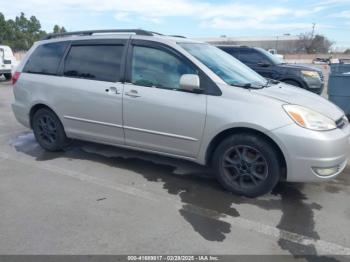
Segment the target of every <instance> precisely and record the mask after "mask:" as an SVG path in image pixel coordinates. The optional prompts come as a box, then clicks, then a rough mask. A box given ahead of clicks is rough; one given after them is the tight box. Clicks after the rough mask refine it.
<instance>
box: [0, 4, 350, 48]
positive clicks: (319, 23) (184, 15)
mask: <svg viewBox="0 0 350 262" xmlns="http://www.w3.org/2000/svg"><path fill="white" fill-rule="evenodd" d="M9 3H10V2H9V1H8V0H0V6H1V8H0V12H2V13H4V15H5V17H6V18H13V17H15V16H16V15H18V14H19V12H21V11H22V12H24V13H25V14H26V15H36V16H37V17H38V18H39V20H40V21H41V22H42V26H43V28H44V29H45V30H47V31H50V30H51V29H52V27H53V25H54V24H59V25H63V26H65V27H66V29H68V30H83V29H109V28H143V29H148V30H152V31H157V32H161V33H164V34H180V35H186V36H188V37H210V36H211V37H215V36H220V35H227V36H278V35H283V34H286V33H289V34H299V33H302V32H307V31H311V29H312V23H316V33H322V34H325V35H326V36H328V37H329V38H330V39H331V40H333V41H335V42H336V45H337V46H349V47H350V0H317V1H316V0H304V1H303V0H279V1H257V0H255V1H253V0H245V1H243V0H240V1H229V0H217V1H214V0H205V1H197V0H168V1H166V0H131V1H128V0H56V1H49V0H12V1H11V4H10V5H9Z"/></svg>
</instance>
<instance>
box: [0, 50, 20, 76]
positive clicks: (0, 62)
mask: <svg viewBox="0 0 350 262" xmlns="http://www.w3.org/2000/svg"><path fill="white" fill-rule="evenodd" d="M16 65H17V61H16V58H15V56H14V55H13V52H12V50H11V48H10V47H9V46H6V45H0V76H1V75H2V74H3V75H4V77H5V78H6V80H10V79H11V76H12V73H11V72H12V71H13V70H14V67H15V66H16Z"/></svg>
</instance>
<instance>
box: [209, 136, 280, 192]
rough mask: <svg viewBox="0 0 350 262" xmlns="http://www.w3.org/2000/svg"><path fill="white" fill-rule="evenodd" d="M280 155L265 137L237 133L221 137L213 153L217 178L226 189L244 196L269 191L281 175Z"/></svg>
mask: <svg viewBox="0 0 350 262" xmlns="http://www.w3.org/2000/svg"><path fill="white" fill-rule="evenodd" d="M278 159H279V155H278V153H277V152H276V150H275V148H274V147H273V146H272V145H271V144H270V143H269V142H268V141H267V140H265V139H264V138H262V137H259V136H257V135H254V134H236V135H232V136H230V137H228V138H227V139H225V140H223V141H222V142H221V143H220V145H219V146H218V147H217V149H216V150H215V153H214V157H213V166H214V169H215V171H216V177H217V180H218V181H219V182H220V184H221V185H222V186H223V187H224V188H225V189H226V190H228V191H230V192H232V193H234V194H237V195H243V196H247V197H257V196H261V195H264V194H266V193H269V192H271V191H272V189H273V188H274V187H275V186H276V184H277V183H278V181H279V179H280V176H281V166H280V163H279V160H278Z"/></svg>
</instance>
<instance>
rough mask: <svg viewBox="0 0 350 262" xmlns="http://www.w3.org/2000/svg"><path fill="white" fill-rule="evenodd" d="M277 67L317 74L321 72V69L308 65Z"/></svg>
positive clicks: (280, 65) (283, 65) (282, 65)
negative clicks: (310, 71)
mask: <svg viewBox="0 0 350 262" xmlns="http://www.w3.org/2000/svg"><path fill="white" fill-rule="evenodd" d="M278 66H279V67H283V68H286V69H297V70H312V71H317V72H322V70H321V69H319V68H317V67H313V66H309V65H300V64H279V65H278Z"/></svg>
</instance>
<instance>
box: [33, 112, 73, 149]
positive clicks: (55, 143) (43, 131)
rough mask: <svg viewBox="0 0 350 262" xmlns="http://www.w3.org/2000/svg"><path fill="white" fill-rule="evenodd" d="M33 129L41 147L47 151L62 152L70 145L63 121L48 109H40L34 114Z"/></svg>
mask: <svg viewBox="0 0 350 262" xmlns="http://www.w3.org/2000/svg"><path fill="white" fill-rule="evenodd" d="M32 127H33V131H34V136H35V138H36V140H37V141H38V143H39V145H40V146H41V147H42V148H44V149H45V150H47V151H51V152H56V151H61V150H63V149H64V147H65V146H67V145H68V143H69V139H68V138H67V136H66V133H65V131H64V128H63V125H62V123H61V121H60V120H59V118H58V117H57V115H56V114H55V113H54V112H53V111H51V110H50V109H48V108H42V109H39V110H38V111H37V112H36V113H35V114H34V116H33V120H32Z"/></svg>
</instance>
